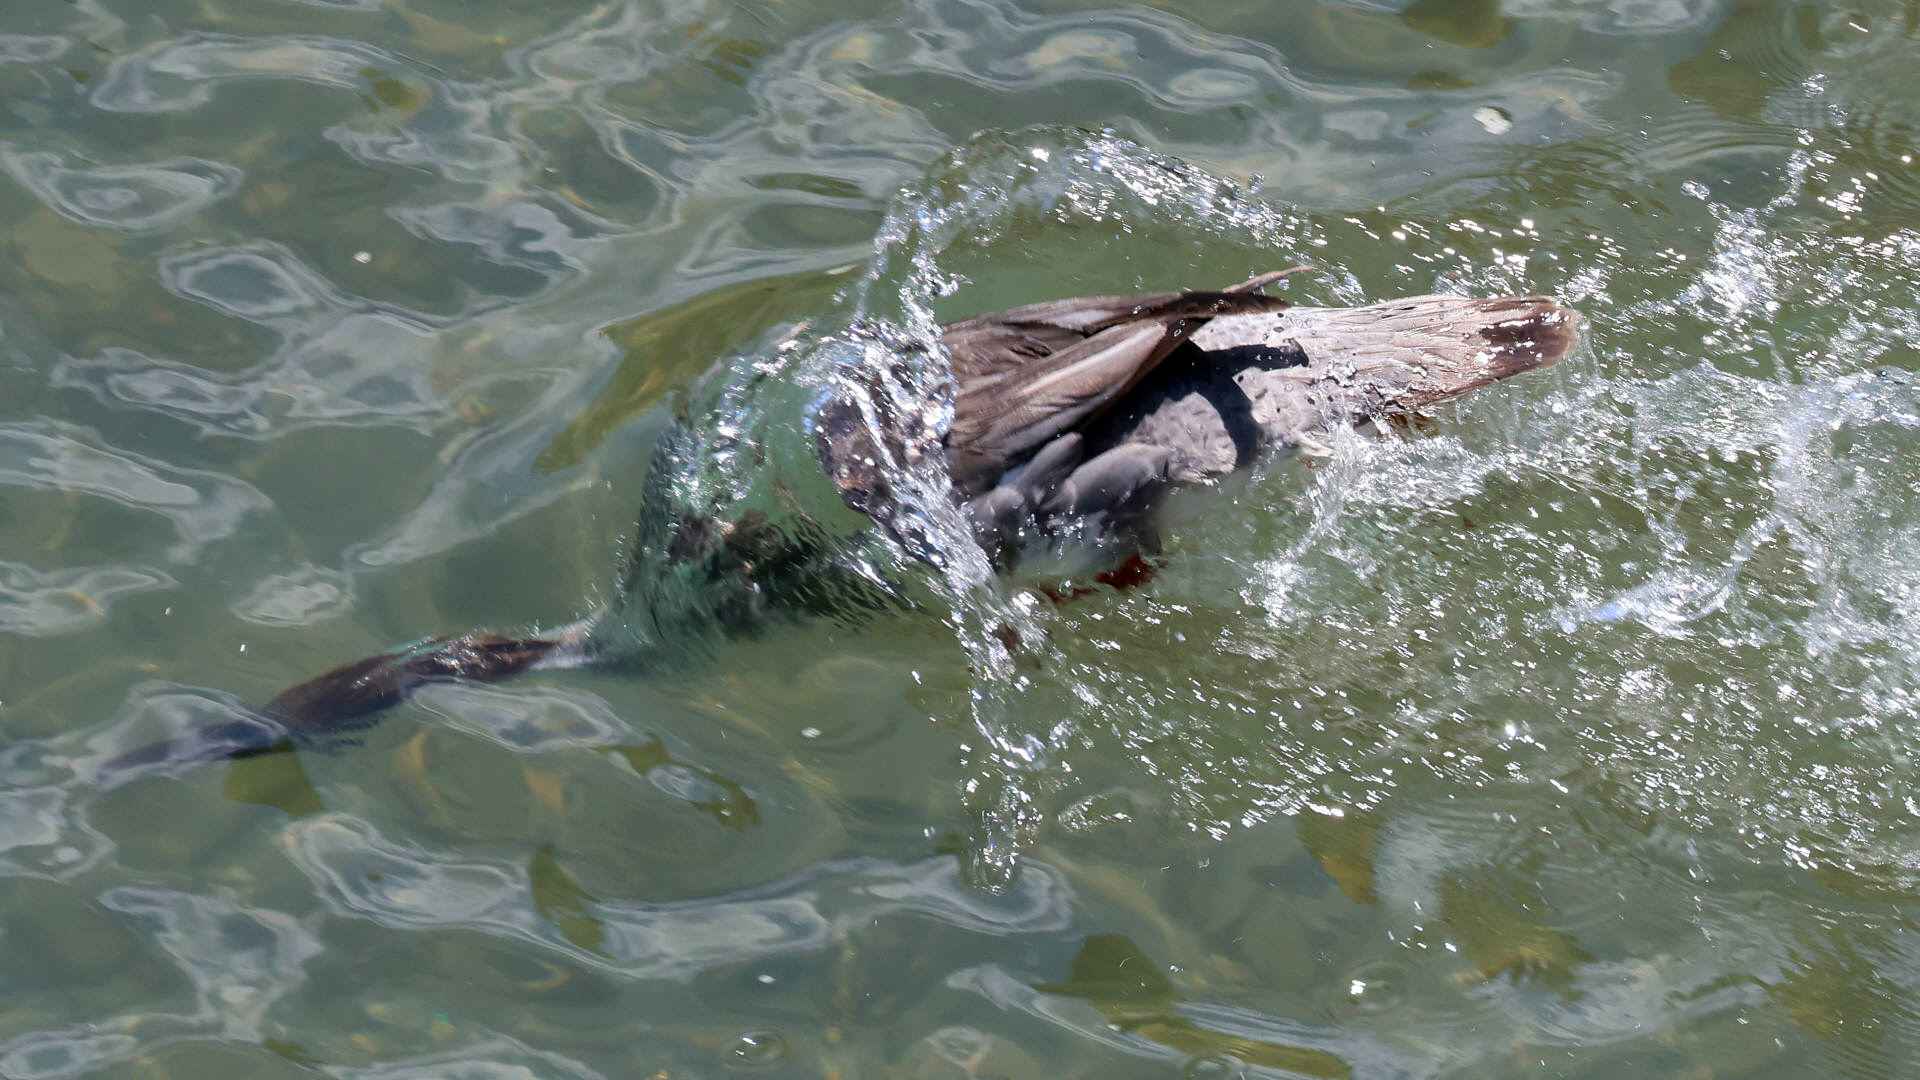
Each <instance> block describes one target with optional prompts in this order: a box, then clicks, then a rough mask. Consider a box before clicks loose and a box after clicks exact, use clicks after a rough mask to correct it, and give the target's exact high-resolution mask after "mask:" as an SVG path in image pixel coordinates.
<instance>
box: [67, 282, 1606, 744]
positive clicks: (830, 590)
mask: <svg viewBox="0 0 1920 1080" xmlns="http://www.w3.org/2000/svg"><path fill="white" fill-rule="evenodd" d="M1305 269H1308V268H1306V267H1295V268H1293V269H1291V270H1281V271H1275V272H1272V273H1266V274H1261V275H1259V276H1257V277H1254V278H1251V279H1249V280H1247V281H1243V282H1241V283H1239V284H1237V285H1233V286H1229V287H1227V288H1224V289H1220V290H1217V291H1189V292H1166V293H1149V294H1140V295H1121V296H1092V297H1078V298H1073V299H1064V300H1051V301H1047V302H1043V303H1037V304H1029V305H1026V306H1024V307H1017V308H1013V309H1011V310H1008V311H1001V312H995V313H993V314H988V315H980V316H976V317H974V318H970V319H963V320H961V321H959V322H954V323H950V324H947V325H946V326H944V327H942V328H941V332H940V339H939V341H940V347H941V348H942V349H943V350H944V351H945V353H946V359H947V363H948V365H949V366H950V368H951V370H952V374H953V385H954V398H953V413H952V420H951V424H950V425H949V426H948V427H947V428H946V430H945V431H944V432H938V433H934V435H933V437H934V439H935V440H936V442H935V443H934V444H933V445H932V446H931V450H932V452H933V453H934V454H935V455H936V456H937V457H938V458H939V460H941V461H943V462H944V467H945V472H946V474H947V477H948V479H949V480H950V481H951V491H952V495H951V497H952V499H953V500H954V501H955V503H956V504H957V506H958V508H959V509H960V510H961V511H962V512H963V513H964V516H965V520H966V521H967V523H968V525H969V527H970V530H971V532H972V535H973V539H974V540H975V542H977V543H978V544H979V545H980V547H981V548H982V549H984V550H985V551H986V552H987V553H988V555H989V556H990V557H991V558H992V559H993V561H994V563H995V565H996V566H998V567H1001V568H1007V567H1010V566H1012V565H1013V564H1014V563H1015V562H1017V561H1018V558H1019V555H1020V553H1021V552H1022V551H1024V550H1026V549H1028V548H1029V547H1031V546H1032V545H1035V544H1046V543H1048V542H1049V541H1051V540H1053V539H1056V538H1060V537H1064V536H1068V535H1078V536H1082V537H1084V536H1088V535H1091V536H1094V537H1096V538H1097V539H1099V540H1101V541H1102V542H1104V543H1105V544H1106V546H1107V547H1108V548H1110V549H1115V550H1120V551H1125V550H1129V549H1134V550H1137V549H1138V548H1139V547H1140V546H1143V545H1145V544H1149V543H1150V537H1151V517H1152V511H1153V509H1154V507H1155V505H1156V504H1157V503H1158V502H1159V501H1160V499H1161V497H1162V496H1163V495H1164V494H1165V493H1166V492H1167V491H1168V490H1169V489H1170V488H1173V487H1175V486H1178V485H1182V484H1193V483H1196V482H1201V481H1204V480H1206V479H1208V478H1210V477H1215V476H1220V475H1223V474H1225V473H1229V472H1232V471H1234V470H1236V469H1240V468H1243V467H1245V466H1247V465H1248V464H1250V463H1251V462H1253V461H1255V460H1257V459H1260V458H1262V457H1266V456H1272V455H1276V454H1279V453H1282V452H1289V451H1303V450H1304V451H1308V452H1319V451H1321V449H1322V445H1323V444H1322V440H1323V439H1325V438H1326V437H1327V436H1328V435H1329V434H1330V433H1331V432H1332V431H1333V430H1334V429H1336V428H1338V427H1342V426H1351V425H1355V424H1360V423H1364V422H1367V421H1370V420H1374V419H1377V418H1385V417H1389V416H1393V415H1406V414H1412V413H1416V412H1418V411H1419V410H1422V409H1425V408H1428V407H1430V406H1433V405H1436V404H1438V403H1440V402H1444V401H1448V400H1451V399H1453V398H1456V397H1459V396H1460V395H1462V394H1465V393H1467V392H1468V391H1471V390H1474V389H1476V388H1479V387H1483V386H1486V385H1488V384H1490V383H1493V382H1497V381H1499V380H1501V379H1505V378H1508V377H1510V376H1513V375H1517V374H1520V373H1522V372H1526V371H1531V370H1534V369H1537V368H1543V367H1547V366H1549V365H1551V364H1553V363H1554V362H1555V361H1557V360H1559V359H1560V358H1561V357H1563V356H1565V355H1566V354H1567V353H1568V352H1569V351H1571V350H1572V349H1573V348H1574V347H1575V345H1576V344H1578V341H1579V336H1578V326H1579V323H1580V318H1581V317H1580V314H1579V313H1578V312H1576V311H1574V310H1573V309H1571V308H1568V307H1566V306H1564V305H1562V304H1560V303H1559V302H1557V301H1555V300H1553V299H1550V298H1548V297H1543V296H1501V297H1494V298H1491V299H1473V298H1467V297H1459V296H1420V297H1413V298H1409V299H1401V300H1390V301H1386V302H1383V303H1378V304H1369V305H1366V306H1364V307H1351V308H1331V307H1302V306H1295V305H1293V304H1290V303H1288V302H1287V301H1286V300H1283V299H1280V298H1277V297H1274V296H1271V295H1268V294H1267V293H1266V292H1264V291H1263V289H1264V288H1265V287H1266V286H1269V285H1272V284H1274V283H1275V282H1277V281H1279V280H1281V279H1282V278H1285V277H1287V276H1288V275H1290V274H1293V273H1297V272H1299V271H1301V270H1305ZM810 424H811V427H812V431H813V434H814V441H815V447H816V450H817V453H818V457H819V464H820V467H821V468H822V469H823V470H824V471H825V473H826V476H827V478H828V479H829V480H830V481H831V483H832V485H833V487H834V488H835V489H836V490H837V491H838V492H839V494H840V496H841V498H842V499H843V500H844V501H845V503H846V504H847V506H849V507H851V508H852V509H853V510H855V511H858V512H859V513H860V514H862V515H865V517H866V518H868V519H869V520H871V521H872V522H873V523H874V524H875V525H877V526H878V527H879V528H880V529H881V530H882V531H883V532H884V533H887V534H888V535H890V536H893V537H895V538H899V537H900V536H901V535H902V534H901V530H902V529H903V527H904V526H903V525H902V523H901V520H900V518H901V516H902V515H901V500H900V498H899V493H898V491H897V485H896V480H897V478H898V471H897V470H898V465H897V463H898V462H899V461H900V460H901V459H902V454H903V453H904V452H905V450H906V444H907V442H908V441H909V440H910V439H912V438H914V437H915V436H913V435H910V434H909V433H907V432H905V431H903V430H902V429H901V425H899V424H897V423H896V422H895V421H894V419H893V417H892V416H891V415H890V414H889V413H888V411H887V410H886V409H885V408H884V407H881V408H876V407H875V404H874V398H873V396H869V395H861V394H857V393H851V392H842V393H838V394H834V395H831V396H829V397H828V398H827V399H826V400H824V401H823V402H822V403H821V404H820V406H819V407H818V408H817V409H816V410H815V413H814V415H813V416H812V417H811V418H810ZM668 438H669V440H672V439H673V438H674V436H673V435H671V434H670V435H669V436H668ZM670 460H671V455H667V454H665V453H663V454H661V455H660V456H658V457H656V460H655V467H654V471H655V474H656V476H655V477H654V478H650V481H649V484H648V491H647V494H646V496H645V497H643V500H642V507H641V533H642V540H641V543H640V544H639V545H638V546H639V547H641V548H643V549H644V548H649V547H650V548H652V549H654V550H652V552H651V555H650V557H643V558H642V559H640V560H637V561H636V563H635V564H634V565H633V566H630V567H629V569H628V571H627V574H626V576H625V577H624V578H623V581H622V589H621V593H622V595H624V596H629V597H639V598H640V600H639V602H638V603H639V606H641V607H643V608H650V609H652V610H648V611H643V612H641V613H639V619H640V621H641V622H642V623H644V624H645V625H644V627H643V628H642V629H640V630H638V631H636V630H634V628H633V624H634V619H635V616H634V614H633V613H626V614H625V615H624V616H623V618H622V628H621V631H620V632H621V633H622V634H625V635H626V636H627V637H628V639H629V641H628V647H626V648H622V647H617V646H613V645H610V644H609V642H610V641H612V640H613V639H614V637H615V635H614V634H612V633H609V632H608V631H607V630H606V627H605V626H604V625H603V620H602V619H589V620H587V621H585V622H583V623H579V624H576V625H574V626H572V627H569V628H567V629H565V630H564V631H562V632H560V633H557V634H555V635H552V636H549V637H540V638H528V639H508V638H504V637H498V636H493V635H483V634H469V635H463V636H460V637H455V638H451V639H442V640H438V641H432V642H428V643H425V644H423V645H420V646H417V647H414V648H409V649H406V650H402V651H399V652H395V653H389V654H384V655H380V656H374V657H369V658H367V659H364V660H360V661H357V662H355V663H352V664H347V665H345V666H343V667H340V668H336V669H334V670H333V671H329V672H327V673H326V674H323V675H320V676H318V677H316V678H314V679H311V680H309V681H307V682H304V683H301V684H299V685H298V686H294V687H292V688H289V689H288V690H286V691H284V692H282V693H281V694H280V695H279V696H278V697H276V698H274V699H273V700H272V701H271V702H269V703H268V704H267V705H266V706H265V707H264V708H263V709H261V710H260V712H259V714H258V715H257V716H255V717H251V718H249V719H247V720H242V721H234V722H231V723H227V724H221V725H215V726H212V727H209V728H206V729H203V730H201V731H199V732H196V733H193V734H191V735H188V736H184V737H181V738H177V739H172V740H168V741H165V742H161V743H157V744H154V745H152V746H148V747H145V748H142V749H139V750H135V751H132V752H130V753H127V754H123V755H121V756H120V757H118V758H116V759H114V760H113V761H111V762H109V763H107V765H106V767H105V771H104V774H103V775H106V776H120V775H127V774H129V772H130V771H145V768H146V767H149V766H174V765H181V764H186V763H192V762H204V761H211V760H218V759H223V758H242V757H249V756H253V755H256V754H261V753H268V752H272V751H276V750H282V749H288V748H292V747H296V746H301V745H307V744H308V743H311V742H313V741H315V740H318V739H325V738H327V737H329V736H333V735H337V734H339V733H341V732H344V731H350V730H353V729H356V728H361V727H365V726H368V725H369V724H371V723H373V722H374V717H375V716H376V714H377V713H379V712H380V711H382V710H384V709H386V708H389V707H391V706H393V705H395V704H397V703H399V702H400V701H402V700H404V699H405V698H406V697H407V696H408V695H409V694H411V693H412V692H413V691H414V690H415V689H417V688H418V687H420V686H422V685H424V684H426V683H429V682H435V681H446V680H492V679H499V678H503V677H506V676H509V675H513V674H516V673H519V672H522V671H525V670H528V669H530V668H533V667H537V666H555V667H558V666H573V667H580V666H600V665H605V666H614V665H616V664H618V663H619V661H620V655H619V654H621V653H622V652H628V653H630V652H632V649H631V647H630V646H631V638H632V636H633V635H634V634H635V633H638V634H639V635H640V636H641V637H642V638H644V639H647V640H650V641H656V642H670V641H671V640H672V639H673V638H675V637H676V636H679V635H683V634H692V633H696V632H701V631H697V630H695V629H693V627H695V625H696V624H698V626H700V627H706V628H711V627H718V628H719V632H720V633H721V634H723V635H725V634H738V633H747V632H751V631H753V630H754V629H756V628H757V627H760V626H763V625H765V624H767V623H768V622H769V621H776V620H777V619H778V618H780V617H782V616H785V617H796V616H805V615H808V614H815V613H819V612H822V611H825V610H833V611H836V612H839V613H842V614H844V612H845V610H846V609H847V607H848V606H849V605H852V606H856V607H857V606H867V607H872V608H875V609H879V608H884V607H886V606H888V603H889V600H888V597H887V595H886V591H885V590H881V589H876V588H875V587H874V585H873V583H872V582H871V580H870V579H864V578H860V577H859V576H858V575H855V574H853V573H851V572H850V571H848V570H847V569H846V568H845V566H844V565H843V562H844V560H842V559H840V558H839V557H838V552H839V550H840V549H839V548H838V547H837V546H836V545H835V544H834V543H833V542H832V539H831V537H830V536H828V535H827V534H826V533H825V532H823V531H813V532H809V531H808V530H805V529H802V530H799V531H794V530H792V529H775V528H772V527H769V526H767V525H766V524H765V523H764V522H763V521H761V520H759V519H758V518H756V517H755V516H753V515H747V516H746V517H745V518H744V519H743V520H740V521H720V520H715V519H713V518H711V517H709V516H704V515H694V514H688V513H683V512H678V511H675V510H674V509H673V508H672V507H670V506H669V505H668V500H667V499H666V498H665V497H664V496H663V495H662V494H661V492H662V491H663V490H664V485H663V484H659V483H656V482H655V480H657V479H658V476H657V474H658V473H660V471H661V470H662V469H663V468H664V467H665V466H664V465H663V464H662V463H663V462H667V461H670ZM650 522H651V525H650V524H649V523H650ZM674 575H678V576H679V577H680V578H681V579H685V580H686V581H690V582H693V583H694V584H693V585H692V588H693V591H694V593H695V594H696V595H695V596H694V598H693V599H694V600H695V601H697V602H686V603H667V602H665V601H663V600H662V599H661V597H662V596H663V595H664V593H663V591H662V589H661V586H660V582H661V581H663V580H665V579H667V578H669V577H673V576H674ZM850 598H851V599H850ZM682 608H685V609H686V610H680V609H682Z"/></svg>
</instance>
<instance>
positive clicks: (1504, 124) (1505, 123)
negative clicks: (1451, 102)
mask: <svg viewBox="0 0 1920 1080" xmlns="http://www.w3.org/2000/svg"><path fill="white" fill-rule="evenodd" d="M1473 119H1474V122H1476V123H1478V124H1479V125H1480V126H1481V127H1483V128H1486V129H1487V134H1489V135H1505V134H1506V133H1507V132H1509V131H1512V130H1513V114H1512V113H1509V112H1508V111H1507V110H1505V109H1502V108H1500V107H1499V106H1497V105H1482V106H1480V107H1479V108H1477V109H1475V110H1473Z"/></svg>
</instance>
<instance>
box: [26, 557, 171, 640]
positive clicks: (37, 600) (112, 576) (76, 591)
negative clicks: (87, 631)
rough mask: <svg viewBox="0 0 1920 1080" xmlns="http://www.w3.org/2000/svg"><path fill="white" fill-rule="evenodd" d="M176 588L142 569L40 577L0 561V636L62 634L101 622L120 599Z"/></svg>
mask: <svg viewBox="0 0 1920 1080" xmlns="http://www.w3.org/2000/svg"><path fill="white" fill-rule="evenodd" d="M177 587H179V582H177V581H175V580H174V579H173V578H171V577H169V576H167V575H166V574H164V573H162V572H161V571H159V570H155V569H153V568H151V567H145V566H69V567H62V568H61V569H59V570H53V571H48V572H46V573H40V572H38V571H35V570H34V569H33V568H32V567H29V566H24V565H21V564H20V563H13V562H4V561H0V632H5V633H10V634H32V635H42V636H44V635H49V634H61V633H66V632H68V631H71V630H77V629H79V628H81V627H83V626H88V625H91V624H93V623H96V622H99V621H100V620H102V619H105V618H106V617H107V610H108V609H109V608H110V607H112V605H113V602H114V601H115V600H116V599H118V598H119V597H122V596H133V595H137V594H139V593H143V592H151V591H152V590H154V589H172V588H177Z"/></svg>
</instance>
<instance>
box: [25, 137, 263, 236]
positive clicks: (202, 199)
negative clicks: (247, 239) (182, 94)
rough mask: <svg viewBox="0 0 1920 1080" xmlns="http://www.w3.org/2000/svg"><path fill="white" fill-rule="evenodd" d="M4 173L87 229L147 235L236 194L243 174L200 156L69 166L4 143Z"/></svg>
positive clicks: (44, 154)
mask: <svg viewBox="0 0 1920 1080" xmlns="http://www.w3.org/2000/svg"><path fill="white" fill-rule="evenodd" d="M0 169H4V170H5V171H6V172H7V173H8V174H9V175H11V176H12V177H13V178H14V179H15V180H17V181H19V182H20V183H21V184H23V185H25V186H26V187H27V188H28V189H30V190H31V191H33V192H34V194H36V195H39V196H40V197H41V198H42V199H43V200H45V201H46V203H47V205H49V206H51V207H53V208H54V209H55V210H57V211H59V212H60V214H61V215H62V216H64V217H66V218H68V219H70V220H72V221H77V222H79V223H80V224H82V225H92V226H95V227H98V228H108V229H124V230H127V231H129V232H146V231H149V230H153V229H161V228H165V227H167V226H169V225H172V224H174V223H175V222H177V221H178V220H180V219H181V218H185V217H188V216H190V215H192V214H196V213H199V212H200V211H201V210H203V209H205V208H206V207H207V206H210V205H212V204H213V203H215V202H218V201H219V200H221V199H225V198H227V197H229V196H231V195H232V194H233V193H234V191H235V190H237V189H238V188H239V186H240V181H241V178H242V176H243V175H244V174H242V173H241V171H240V170H239V169H236V168H233V167H231V166H228V165H221V164H219V163H217V162H212V161H204V160H201V159H200V158H188V157H180V158H167V159H165V160H162V161H154V162H148V163H146V164H141V165H96V166H89V167H78V168H76V167H70V166H68V165H66V164H64V163H63V159H62V158H61V157H60V155H58V154H53V153H47V152H36V151H23V150H20V149H18V148H17V147H15V146H12V145H10V144H5V143H0Z"/></svg>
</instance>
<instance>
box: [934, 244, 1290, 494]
mask: <svg viewBox="0 0 1920 1080" xmlns="http://www.w3.org/2000/svg"><path fill="white" fill-rule="evenodd" d="M1285 273H1286V272H1284V271H1283V272H1281V273H1279V274H1270V275H1262V276H1261V277H1258V278H1254V279H1252V280H1251V281H1248V282H1244V283H1242V284H1241V285H1237V286H1234V287H1233V288H1231V289H1226V290H1221V291H1217V292H1186V293H1150V294H1145V295H1140V296H1119V297H1116V296H1095V297H1080V298H1076V299H1069V300H1055V301H1049V302H1047V303H1044V304H1030V305H1027V306H1026V307H1020V308H1014V309H1012V310H1011V311H1003V312H999V313H997V314H994V315H984V316H980V317H978V318H973V319H967V320H964V321H962V322H957V323H953V324H951V325H949V326H947V327H946V328H945V329H944V330H943V331H942V333H941V343H942V344H943V345H945V346H946V349H947V353H948V357H949V360H950V363H951V364H952V367H953V372H954V377H955V379H956V380H957V382H958V383H959V388H958V393H957V394H956V395H955V399H954V418H953V425H952V428H951V429H950V430H949V432H948V434H947V451H948V467H949V471H950V472H951V474H952V475H953V479H954V482H955V483H956V484H958V485H959V486H960V488H961V490H963V491H967V492H976V491H978V490H980V489H983V488H984V487H985V486H987V485H990V484H991V483H992V482H993V481H994V480H995V479H996V478H997V477H998V476H999V475H1000V473H1001V472H1003V471H1004V470H1005V469H1006V468H1007V467H1008V466H1009V465H1010V464H1012V463H1014V462H1016V461H1018V460H1019V459H1020V458H1021V457H1022V456H1023V455H1025V454H1027V453H1029V452H1031V451H1033V450H1035V449H1037V448H1038V447H1039V446H1040V445H1041V444H1042V443H1045V442H1046V441H1047V440H1048V439H1051V438H1053V437H1055V436H1057V435H1059V434H1061V433H1063V432H1066V431H1071V430H1074V429H1076V428H1079V427H1082V426H1084V425H1085V424H1086V423H1087V422H1088V421H1090V420H1092V419H1093V418H1094V417H1096V416H1098V415H1099V414H1100V413H1101V412H1102V411H1104V410H1105V409H1106V407H1107V406H1108V405H1110V404H1112V403H1113V401H1114V400H1115V399H1116V398H1118V397H1120V396H1121V395H1122V394H1124V393H1126V392H1127V391H1128V390H1129V389H1131V388H1132V387H1133V386H1134V385H1135V384H1137V383H1138V382H1139V381H1140V380H1141V379H1142V378H1144V377H1145V376H1146V375H1147V374H1148V373H1149V372H1151V371H1152V370H1153V369H1154V367H1155V366H1157V365H1158V364H1159V363H1160V361H1162V360H1164V359H1165V358H1166V357H1167V356H1168V354H1170V353H1172V352H1173V350H1174V349H1176V348H1178V347H1179V345H1180V344H1181V342H1183V341H1184V340H1185V339H1186V335H1187V334H1188V333H1190V332H1191V331H1192V330H1193V329H1194V328H1195V327H1197V326H1199V325H1201V324H1203V323H1204V322H1205V321H1206V320H1208V319H1210V318H1213V317H1215V316H1220V315H1239V314H1254V313H1260V312H1273V311H1279V310H1282V309H1284V308H1285V307H1287V303H1286V301H1284V300H1279V299H1276V298H1274V297H1270V296H1262V295H1260V294H1258V293H1255V292H1253V291H1251V290H1253V289H1255V288H1258V287H1259V286H1260V285H1263V284H1266V283H1268V282H1269V281H1272V280H1276V279H1277V278H1278V277H1282V276H1285Z"/></svg>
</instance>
